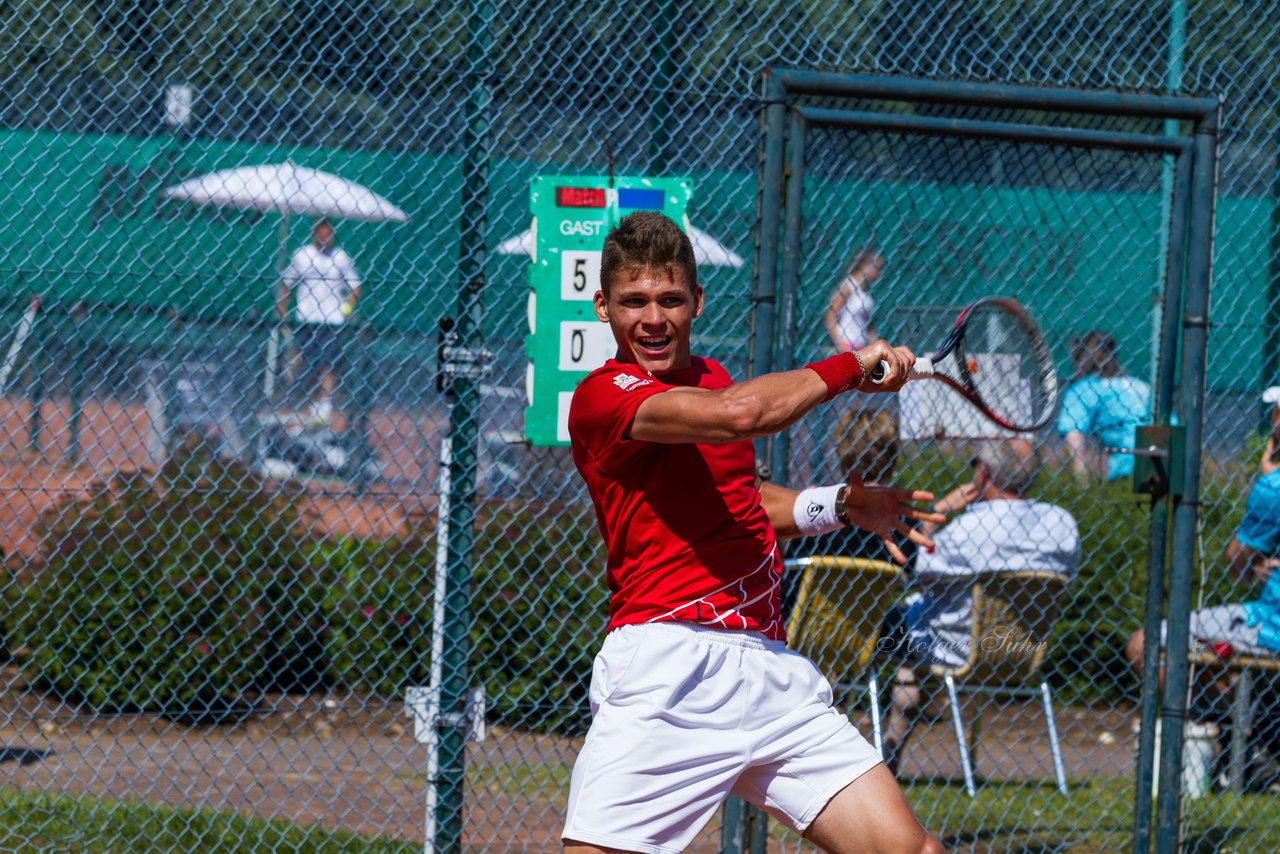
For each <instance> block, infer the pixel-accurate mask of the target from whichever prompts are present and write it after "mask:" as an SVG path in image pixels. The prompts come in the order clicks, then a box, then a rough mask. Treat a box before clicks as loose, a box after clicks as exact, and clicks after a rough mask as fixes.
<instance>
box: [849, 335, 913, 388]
mask: <svg viewBox="0 0 1280 854" xmlns="http://www.w3.org/2000/svg"><path fill="white" fill-rule="evenodd" d="M858 359H859V360H860V361H861V362H862V364H863V366H864V367H865V368H866V371H867V373H866V375H865V376H864V377H863V378H862V385H860V386H858V390H859V391H870V392H880V391H897V390H898V389H900V388H902V386H903V385H905V384H906V382H907V380H909V379H910V378H911V369H912V368H914V367H915V365H916V356H915V354H914V353H912V352H911V349H910V348H909V347H894V346H893V345H892V344H890V343H889V342H888V341H885V340H884V339H881V340H879V341H873V342H872V343H870V344H868V345H867V346H866V347H863V348H862V349H861V350H859V351H858ZM881 362H885V363H886V364H887V365H888V366H889V371H888V373H887V374H885V377H884V379H883V380H881V381H880V382H872V381H871V374H872V373H874V372H875V369H876V365H879V364H880V363H881Z"/></svg>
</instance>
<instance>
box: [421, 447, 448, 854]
mask: <svg viewBox="0 0 1280 854" xmlns="http://www.w3.org/2000/svg"><path fill="white" fill-rule="evenodd" d="M445 429H446V431H447V430H448V428H447V427H446V428H445ZM452 465H453V439H452V438H451V437H450V436H449V435H448V434H447V432H446V435H445V436H444V438H442V439H441V440H440V475H439V486H438V493H437V494H438V498H437V504H436V520H437V521H436V578H435V589H434V591H433V594H434V595H433V597H432V600H431V683H430V684H431V692H430V696H431V700H430V703H431V705H430V709H431V717H432V719H433V720H434V719H435V716H436V715H438V714H439V711H440V693H439V692H440V683H441V681H442V680H441V676H442V674H443V672H444V662H443V660H442V659H443V658H444V647H445V625H446V619H445V606H444V603H445V597H446V595H447V591H448V589H449V514H450V513H451V512H452V510H451V507H450V503H451V502H450V499H451V497H452V493H453V489H452V484H451V482H450V480H449V469H450V467H451V466H452ZM429 738H430V740H429V741H428V742H427V781H428V786H427V816H426V835H425V838H426V840H427V850H428V851H430V850H431V846H432V845H433V844H434V840H435V838H436V812H437V810H438V809H439V805H440V799H439V792H438V791H437V790H436V786H435V782H436V775H437V774H438V773H439V771H440V731H439V730H438V729H436V728H435V727H434V726H433V727H432V728H431V732H430V734H429Z"/></svg>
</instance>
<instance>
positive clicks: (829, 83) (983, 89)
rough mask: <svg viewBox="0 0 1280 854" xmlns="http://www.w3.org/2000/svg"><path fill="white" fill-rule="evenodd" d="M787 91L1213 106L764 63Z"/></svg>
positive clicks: (1062, 106)
mask: <svg viewBox="0 0 1280 854" xmlns="http://www.w3.org/2000/svg"><path fill="white" fill-rule="evenodd" d="M766 73H769V74H770V76H771V77H772V78H773V79H775V80H779V81H780V82H781V84H782V86H783V92H784V94H787V95H828V96H843V97H848V98H865V99H868V100H882V101H906V102H910V103H933V104H970V105H973V106H978V107H1004V108H1007V109H1025V110H1049V111H1052V112H1057V113H1083V114H1086V115H1095V116H1132V117H1137V118H1149V119H1185V120H1187V121H1198V120H1199V119H1200V118H1201V117H1203V116H1205V115H1207V114H1208V113H1209V112H1211V111H1212V110H1214V109H1216V108H1217V101H1216V100H1214V99H1213V98H1191V97H1187V96H1185V95H1147V94H1138V93H1121V92H1097V91H1085V90H1081V89H1052V88H1049V87H1042V86H1018V85H1012V84H1004V83H960V82H955V81H949V80H925V79H922V78H919V77H892V76H879V75H873V74H842V73H837V72H832V71H800V70H796V69H792V68H777V69H769V70H768V72H766Z"/></svg>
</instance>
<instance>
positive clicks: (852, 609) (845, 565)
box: [786, 555, 902, 750]
mask: <svg viewBox="0 0 1280 854" xmlns="http://www.w3.org/2000/svg"><path fill="white" fill-rule="evenodd" d="M786 568H787V571H789V572H799V573H800V574H801V575H800V588H799V592H798V594H797V596H796V602H795V606H794V607H793V608H792V610H791V616H790V619H789V620H788V621H787V641H788V645H789V646H790V647H791V648H792V649H793V650H795V651H797V652H799V653H801V654H802V655H805V656H806V657H808V658H809V659H810V660H811V661H813V663H814V664H816V665H817V666H818V669H819V670H820V671H822V672H823V673H824V674H826V676H827V678H828V679H829V680H830V681H831V685H832V688H833V689H834V690H835V692H836V699H837V702H839V701H840V700H841V699H842V698H843V696H844V695H845V693H846V692H847V691H849V690H851V689H853V688H856V687H858V686H859V685H861V684H863V683H865V684H866V685H867V692H868V694H869V695H870V699H871V738H872V742H873V743H874V744H875V747H876V750H880V749H881V727H880V702H879V685H878V683H877V679H876V668H875V667H874V666H872V659H873V658H874V655H875V651H876V641H877V640H878V639H879V637H880V626H881V624H882V623H883V622H884V616H885V612H886V611H887V610H888V609H889V606H890V605H892V604H893V603H894V602H895V601H897V599H898V597H899V596H901V594H902V570H901V569H900V568H899V567H898V566H896V565H894V564H892V563H888V562H887V561H882V560H869V559H866V558H851V557H840V556H835V555H815V556H812V557H802V558H792V559H790V560H787V561H786Z"/></svg>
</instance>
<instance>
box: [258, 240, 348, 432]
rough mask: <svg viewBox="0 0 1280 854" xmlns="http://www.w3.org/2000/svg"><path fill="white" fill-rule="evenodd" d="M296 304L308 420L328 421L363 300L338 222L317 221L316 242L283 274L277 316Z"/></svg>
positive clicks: (295, 315) (295, 317)
mask: <svg viewBox="0 0 1280 854" xmlns="http://www.w3.org/2000/svg"><path fill="white" fill-rule="evenodd" d="M291 298H292V300H293V302H294V320H295V321H296V322H297V323H298V329H297V342H298V350H299V351H300V352H301V354H302V363H303V371H304V373H305V376H306V377H307V385H308V388H309V390H310V404H309V407H308V410H307V418H308V420H311V421H315V422H317V423H320V424H327V423H329V421H330V420H332V418H333V412H334V408H333V397H334V393H335V392H336V391H337V387H338V368H339V364H338V363H339V361H340V356H341V350H342V339H341V332H342V330H343V328H344V327H345V325H346V323H347V321H348V320H350V318H351V315H352V313H353V312H354V311H355V308H356V301H357V300H358V299H359V298H360V274H359V273H358V272H357V271H356V265H355V262H354V261H352V260H351V256H350V255H348V254H347V253H346V252H345V251H344V250H343V249H341V248H339V247H337V246H335V245H334V234H333V226H332V225H330V224H329V222H328V221H327V220H323V219H319V220H316V222H315V225H313V226H312V228H311V242H310V243H308V244H307V245H306V246H303V247H302V248H300V249H299V250H298V251H297V252H294V253H293V257H292V258H291V259H290V260H289V266H288V267H286V268H285V271H284V273H283V274H282V275H281V277H280V287H279V290H278V292H277V295H276V316H277V317H279V318H280V320H284V319H285V318H286V317H287V313H288V310H289V301H290V299H291Z"/></svg>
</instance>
